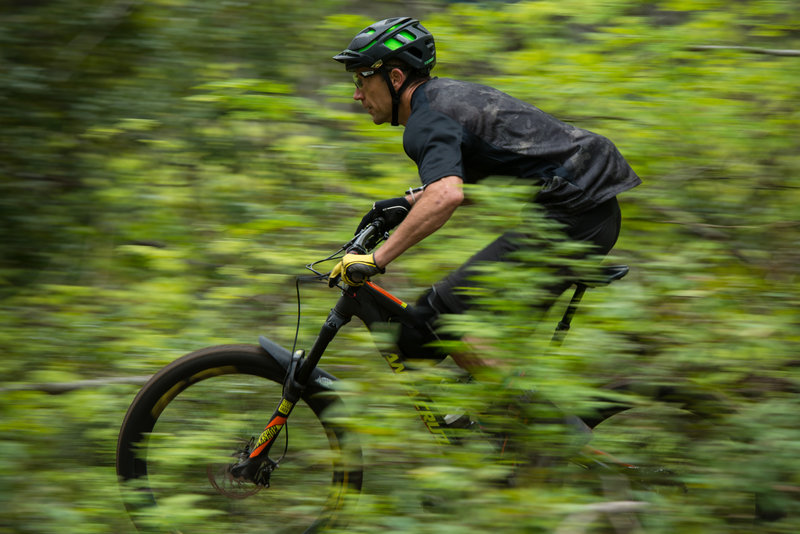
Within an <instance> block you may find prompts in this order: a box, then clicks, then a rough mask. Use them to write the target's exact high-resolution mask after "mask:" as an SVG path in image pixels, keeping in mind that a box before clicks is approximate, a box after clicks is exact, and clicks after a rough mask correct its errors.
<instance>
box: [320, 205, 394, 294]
mask: <svg viewBox="0 0 800 534" xmlns="http://www.w3.org/2000/svg"><path fill="white" fill-rule="evenodd" d="M387 237H389V234H388V233H387V232H386V221H385V220H384V219H383V218H382V217H377V218H376V219H375V220H374V221H372V222H371V223H369V224H368V225H367V226H365V227H364V228H362V229H361V231H360V232H358V233H357V234H356V235H355V236H354V237H353V239H351V240H350V241H348V242H347V243H346V244H345V245H344V246H343V247H342V248H340V249H339V251H338V252H336V253H335V254H333V255H332V256H328V257H327V258H324V259H322V260H318V261H315V262H313V263H309V264H308V265H306V269H308V270H309V271H311V272H312V273H314V274H315V275H316V276H314V277H313V279H314V280H320V279H327V278H328V275H327V274H325V273H321V272H319V271H317V270H316V269H315V267H316V265H317V264H319V263H322V262H325V261H328V260H333V259H337V258H341V256H339V254H341V253H342V252H345V253H347V254H367V253H369V251H371V250H372V249H374V248H375V247H376V246H377V245H378V243H380V242H381V241H383V240H384V239H386V238H387ZM329 285H331V287H333V285H332V284H331V283H330V280H329Z"/></svg>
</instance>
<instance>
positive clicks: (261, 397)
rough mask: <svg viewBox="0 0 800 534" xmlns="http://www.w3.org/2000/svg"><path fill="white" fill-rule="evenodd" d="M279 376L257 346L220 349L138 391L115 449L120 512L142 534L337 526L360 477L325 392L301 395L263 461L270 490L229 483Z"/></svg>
mask: <svg viewBox="0 0 800 534" xmlns="http://www.w3.org/2000/svg"><path fill="white" fill-rule="evenodd" d="M285 374H286V370H285V369H284V367H283V366H282V365H280V364H278V363H277V362H276V361H275V360H274V359H272V358H271V357H270V356H269V354H268V353H267V352H266V351H264V349H262V348H260V347H257V346H253V345H224V346H218V347H210V348H207V349H203V350H199V351H196V352H193V353H191V354H188V355H186V356H184V357H182V358H180V359H178V360H176V361H174V362H173V363H171V364H170V365H168V366H167V367H165V368H164V369H162V370H161V371H160V372H158V373H157V374H156V375H154V376H153V377H152V378H151V379H150V380H149V381H148V382H147V384H145V386H144V387H143V388H142V389H141V391H140V392H139V394H138V395H137V396H136V398H135V399H134V401H133V403H132V404H131V406H130V408H129V409H128V413H127V414H126V416H125V419H124V421H123V423H122V428H121V430H120V435H119V440H118V443H117V474H118V475H119V477H120V479H121V481H122V486H123V497H124V500H125V505H126V507H127V509H128V511H129V513H130V515H131V518H132V519H133V521H134V523H135V524H136V526H137V528H138V529H139V530H140V531H145V532H186V533H188V532H191V533H193V534H194V533H202V532H209V533H212V532H214V533H216V532H229V531H234V528H235V531H242V532H246V531H256V529H259V530H261V529H264V528H265V527H266V528H267V529H269V530H270V531H271V532H276V531H277V532H287V533H290V532H291V533H296V532H314V531H316V530H319V529H320V528H321V527H323V526H327V525H332V524H338V523H339V522H340V520H341V508H342V506H343V503H344V501H345V498H346V497H347V496H348V495H349V494H357V493H358V492H359V491H360V488H361V479H362V471H361V465H360V452H359V450H358V448H357V446H355V445H354V444H351V443H349V442H348V440H347V436H346V434H345V432H344V429H343V427H342V426H340V425H337V424H336V423H335V420H334V416H335V415H336V414H337V412H339V411H340V409H341V404H342V403H341V400H340V399H339V398H338V397H337V396H336V395H335V394H334V393H332V392H324V393H317V394H314V395H311V394H305V395H304V397H303V399H302V400H303V401H304V402H300V403H298V405H297V406H296V407H295V409H294V411H293V412H292V415H291V417H290V418H289V423H288V425H287V427H286V428H284V430H283V437H282V438H279V439H278V442H277V443H276V444H275V446H274V447H273V449H272V451H271V453H270V456H272V458H273V459H275V460H278V461H279V463H280V467H279V468H278V469H277V470H276V471H275V472H274V473H273V475H272V478H271V486H272V487H269V488H267V487H261V486H257V485H255V484H253V483H250V482H238V481H235V480H232V479H231V478H230V477H228V476H227V475H226V473H227V466H229V465H230V464H232V463H235V462H236V458H235V456H236V455H237V454H241V451H242V450H243V449H244V448H246V447H247V443H248V442H249V440H250V439H251V438H252V437H254V436H258V434H259V433H260V432H261V430H262V429H263V427H264V424H265V423H266V422H267V420H268V419H269V415H270V414H271V413H272V411H273V410H274V409H275V404H276V402H277V401H278V400H279V399H280V396H281V390H282V384H283V380H284V376H285ZM285 439H288V440H289V444H288V449H287V452H286V456H285V458H280V457H281V455H282V454H283V452H284V440H285Z"/></svg>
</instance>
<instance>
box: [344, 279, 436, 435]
mask: <svg viewBox="0 0 800 534" xmlns="http://www.w3.org/2000/svg"><path fill="white" fill-rule="evenodd" d="M354 296H355V297H356V299H357V300H358V301H359V306H358V313H357V314H356V315H357V316H358V317H359V318H360V319H361V320H362V321H364V324H366V325H367V328H368V329H369V330H370V331H371V332H374V331H387V330H390V329H389V328H388V327H389V326H390V325H400V324H401V323H404V322H409V323H411V324H414V323H415V322H416V321H415V320H414V319H415V318H414V316H413V308H412V307H411V306H409V305H408V304H406V303H405V302H403V301H402V300H400V299H398V298H397V297H395V296H394V295H392V294H391V293H389V292H388V291H386V290H385V289H383V288H381V287H380V286H378V285H376V284H374V283H372V282H367V283H366V284H365V285H364V286H362V287H361V288H360V291H358V292H357V295H354ZM379 349H380V351H381V355H382V356H383V358H384V359H385V360H386V362H387V363H388V364H389V367H391V369H392V371H394V372H395V373H398V374H399V373H406V372H409V371H412V370H413V369H412V368H411V367H410V366H409V365H408V363H407V358H406V356H407V355H404V354H403V353H402V351H401V350H400V348H399V347H398V346H397V345H396V343H392V344H391V346H389V347H387V346H385V345H381V346H379ZM407 390H408V395H409V396H410V397H411V399H412V400H413V402H414V408H416V410H417V413H418V414H419V417H420V419H422V422H423V424H424V425H425V427H426V428H427V429H428V430H429V431H430V433H431V435H432V436H433V437H434V439H435V440H436V442H437V443H439V444H442V445H449V444H450V443H451V440H450V438H449V437H448V435H447V432H446V428H447V427H446V425H445V422H444V417H443V416H442V415H441V414H440V413H439V412H438V410H437V409H436V406H435V404H434V403H433V401H432V400H431V399H430V398H429V397H428V396H427V395H425V394H424V393H422V392H420V391H419V389H417V388H416V387H414V386H412V385H411V384H407Z"/></svg>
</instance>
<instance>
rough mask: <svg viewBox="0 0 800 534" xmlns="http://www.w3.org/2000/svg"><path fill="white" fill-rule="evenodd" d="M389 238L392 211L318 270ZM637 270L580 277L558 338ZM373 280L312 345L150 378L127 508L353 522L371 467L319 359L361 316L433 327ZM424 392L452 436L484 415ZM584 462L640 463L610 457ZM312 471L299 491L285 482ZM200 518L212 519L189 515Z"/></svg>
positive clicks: (189, 365) (124, 441)
mask: <svg viewBox="0 0 800 534" xmlns="http://www.w3.org/2000/svg"><path fill="white" fill-rule="evenodd" d="M387 237H388V233H387V232H386V229H385V228H384V221H383V220H382V219H380V218H379V219H376V220H375V221H374V222H373V223H371V224H369V225H368V226H366V227H365V228H364V229H363V230H362V231H361V232H359V233H358V234H357V235H355V236H354V237H353V239H351V240H350V241H349V242H348V243H346V244H345V245H344V246H343V247H342V248H341V249H340V250H339V251H338V252H337V253H335V254H333V255H331V256H329V257H328V258H325V259H324V260H320V261H318V262H314V263H312V264H309V265H307V266H306V267H307V268H308V269H309V270H311V271H312V272H313V273H314V275H313V277H314V278H316V279H319V280H327V279H328V275H327V274H325V273H322V272H319V271H317V265H318V264H319V263H321V262H322V261H326V260H331V259H338V258H339V257H341V255H342V254H343V253H345V252H356V253H360V254H364V253H367V252H369V251H370V250H372V249H373V248H375V247H376V246H377V244H378V243H379V242H381V241H382V240H384V239H386V238H387ZM627 272H628V267H627V266H624V265H618V266H610V267H605V268H603V269H602V272H601V274H600V275H598V276H597V277H596V278H595V279H583V280H580V281H578V282H576V284H575V291H574V293H573V295H572V297H571V299H570V301H569V304H568V305H567V307H566V311H565V312H564V315H563V317H562V318H561V321H560V322H559V323H558V326H557V328H556V331H555V333H554V335H553V343H554V344H559V343H560V342H561V341H562V340H563V337H564V335H565V333H566V332H567V330H569V328H570V323H571V321H572V318H573V316H574V314H575V312H576V310H577V308H578V305H579V303H580V301H581V298H582V296H583V295H584V293H585V291H586V290H587V289H588V288H590V287H597V286H603V285H607V284H610V283H612V282H613V281H616V280H619V279H621V278H622V277H624V276H625V275H626V273H627ZM364 282H365V283H364V284H363V285H360V286H355V287H351V286H347V285H343V284H338V288H339V289H341V296H340V298H339V299H338V301H337V303H336V305H335V306H334V307H333V309H332V310H331V312H330V314H329V315H328V316H327V318H326V319H325V320H324V322H323V324H322V327H321V328H320V330H319V334H318V336H317V338H316V340H315V342H314V343H313V345H312V346H311V348H310V349H309V350H308V352H307V353H306V352H305V351H303V350H295V351H293V350H289V349H287V348H284V347H283V346H281V345H280V344H278V343H276V342H275V341H273V340H271V339H269V338H267V337H264V336H261V337H260V338H259V344H258V345H222V346H215V347H209V348H205V349H201V350H198V351H196V352H192V353H190V354H187V355H186V356H183V357H182V358H179V359H178V360H176V361H174V362H172V363H171V364H169V365H167V366H166V367H165V368H163V369H162V370H161V371H159V372H157V373H156V374H155V375H154V376H153V377H152V378H151V379H150V380H149V381H148V382H147V383H146V384H145V385H144V386H143V387H142V389H141V390H140V391H139V393H138V394H137V395H136V397H135V399H134V400H133V402H132V404H131V406H130V408H129V410H128V412H127V414H126V415H125V418H124V421H123V423H122V428H121V430H120V434H119V439H118V444H117V463H116V466H117V473H118V476H119V478H120V479H121V481H122V482H123V484H122V486H123V495H124V498H125V504H126V507H127V509H128V511H129V513H130V515H131V517H132V519H133V521H134V523H135V525H136V526H137V528H138V529H139V530H142V531H183V530H181V529H180V527H176V526H175V525H174V524H173V520H175V522H176V523H178V524H180V523H181V518H182V516H181V514H182V510H184V509H185V507H186V505H187V503H188V504H197V503H200V506H199V508H200V509H201V510H204V511H205V512H204V513H209V514H212V513H215V514H225V515H226V517H227V518H229V520H230V522H231V523H236V524H237V525H238V528H241V529H242V531H244V530H245V527H248V526H251V527H253V528H264V527H268V528H269V529H270V531H273V532H274V531H280V532H317V531H320V530H323V529H325V528H326V527H331V526H338V525H340V524H341V523H342V521H343V519H342V517H341V516H342V510H343V508H344V505H345V503H346V502H348V500H349V499H350V498H351V497H352V496H357V495H358V493H359V491H360V490H361V487H362V481H363V479H364V468H363V466H362V463H361V449H360V446H359V444H358V442H357V439H355V437H354V436H353V434H354V433H353V432H351V431H349V428H348V424H349V423H348V421H352V418H349V417H347V416H345V414H347V410H346V409H345V402H344V401H343V399H342V397H341V395H340V392H339V390H338V389H337V387H336V381H337V379H336V377H334V376H333V375H332V374H330V373H328V372H326V371H324V370H323V369H322V368H320V367H319V366H318V364H319V362H320V359H321V358H322V356H323V354H324V353H325V350H326V348H327V347H328V345H329V343H330V342H331V341H332V340H333V339H334V337H335V336H336V335H337V333H338V332H339V331H340V330H341V329H342V327H344V326H345V325H346V324H347V323H348V322H349V321H350V320H351V318H353V317H358V318H360V319H361V320H362V321H363V323H364V324H365V325H366V326H367V328H368V329H370V330H376V329H380V328H382V327H385V325H387V324H405V325H410V326H412V327H415V328H422V327H423V326H422V325H420V324H419V319H418V317H417V316H416V315H415V314H414V312H413V307H412V306H409V305H408V304H406V303H405V302H403V301H402V300H400V299H398V298H397V297H395V296H393V295H392V294H391V293H389V292H388V291H386V290H385V289H383V288H381V287H380V286H378V285H377V284H375V283H374V282H372V281H369V280H366V281H364ZM381 351H382V353H383V354H382V355H383V357H384V359H385V360H386V361H387V362H388V364H389V366H390V367H391V369H392V370H393V371H394V372H395V373H406V371H407V370H408V369H409V368H410V365H409V358H410V357H413V356H414V355H413V354H404V353H403V352H402V351H401V350H400V349H399V347H398V346H393V347H391V348H381ZM620 389H623V388H620ZM669 394H671V393H670V392H665V393H664V395H662V396H664V397H666V396H668V395H669ZM412 395H413V404H414V407H415V408H416V411H417V412H418V414H419V416H420V418H421V420H422V422H423V424H424V426H425V427H426V428H427V430H428V431H429V432H430V433H431V435H432V436H433V438H434V441H436V442H438V443H440V444H443V445H448V444H452V443H453V442H455V441H458V439H459V438H458V436H460V435H462V434H461V433H463V432H464V429H463V427H464V426H471V423H472V422H473V421H471V420H470V419H469V417H468V416H467V423H468V424H467V425H464V424H462V423H463V421H464V415H463V414H461V415H460V416H459V417H457V418H456V421H453V418H452V417H448V415H447V414H443V413H440V411H439V410H438V409H437V408H436V405H435V403H434V402H433V400H432V399H431V398H428V397H426V396H425V395H424V394H423V393H421V391H420V390H414V391H413V393H412ZM270 407H272V408H270ZM629 407H630V406H629V405H625V404H624V403H621V404H620V405H618V406H610V407H607V409H606V410H605V411H603V412H602V413H600V414H599V415H598V416H597V417H595V418H594V419H593V420H588V419H587V420H586V421H587V424H588V426H590V427H594V426H596V425H597V424H599V423H600V422H601V421H603V420H605V419H607V418H608V417H610V416H612V415H615V414H617V413H619V412H621V411H623V410H625V409H626V408H629ZM270 409H271V413H272V415H271V416H270V417H269V419H268V420H267V421H266V424H264V417H265V412H266V413H269V410H270ZM290 421H291V425H289V422H290ZM350 424H352V423H350ZM354 424H357V423H354ZM262 428H263V430H261V429H262ZM289 435H291V444H292V447H289V443H290V440H289ZM454 435H455V436H456V437H454ZM584 458H585V457H584ZM584 463H586V464H587V465H588V464H598V465H603V466H607V465H608V464H617V465H622V466H623V468H633V466H630V465H627V464H622V463H621V462H615V461H614V460H613V459H612V458H611V457H610V456H602V457H598V458H597V459H590V460H588V461H586V462H584ZM278 468H280V469H278ZM300 480H302V483H303V491H301V492H299V494H293V495H292V496H289V495H288V494H287V493H286V492H284V491H282V488H286V487H288V486H291V485H292V484H293V482H295V481H300ZM184 519H186V518H184ZM193 520H195V521H201V520H202V518H200V519H198V518H197V517H192V518H188V519H187V521H189V522H190V523H191V521H193Z"/></svg>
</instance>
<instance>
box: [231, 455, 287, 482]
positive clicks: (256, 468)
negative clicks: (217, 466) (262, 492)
mask: <svg viewBox="0 0 800 534" xmlns="http://www.w3.org/2000/svg"><path fill="white" fill-rule="evenodd" d="M277 468H278V463H277V462H276V461H274V460H272V459H271V458H269V457H267V458H260V457H259V458H246V459H245V460H243V461H241V462H239V463H238V464H234V465H232V466H231V468H230V473H231V476H232V477H233V478H234V479H237V480H246V481H249V482H253V483H254V484H257V485H259V486H263V487H265V488H268V487H269V479H270V475H272V472H273V471H274V470H275V469H277Z"/></svg>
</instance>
